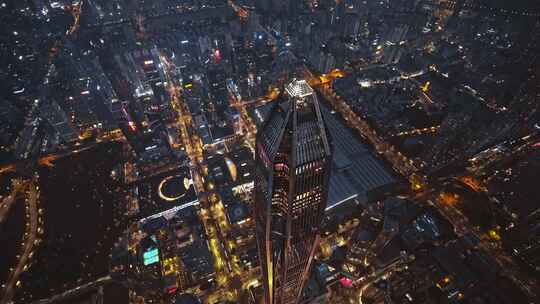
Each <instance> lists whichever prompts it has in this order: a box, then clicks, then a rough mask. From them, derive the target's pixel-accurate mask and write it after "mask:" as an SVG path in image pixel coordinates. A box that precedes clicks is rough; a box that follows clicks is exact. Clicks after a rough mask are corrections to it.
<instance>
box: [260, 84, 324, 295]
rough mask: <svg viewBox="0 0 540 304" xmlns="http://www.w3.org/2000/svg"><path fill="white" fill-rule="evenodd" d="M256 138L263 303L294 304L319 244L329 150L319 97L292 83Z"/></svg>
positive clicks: (311, 91) (308, 89)
mask: <svg viewBox="0 0 540 304" xmlns="http://www.w3.org/2000/svg"><path fill="white" fill-rule="evenodd" d="M285 91H286V94H284V96H282V100H280V101H279V102H278V103H277V104H276V105H275V108H274V109H273V110H272V112H271V113H270V114H269V117H268V119H267V121H266V122H265V124H264V125H263V127H262V129H261V130H260V131H259V133H258V136H257V153H256V154H257V155H256V171H255V172H256V176H255V208H254V212H255V214H254V217H255V221H256V227H257V228H256V234H257V246H258V250H259V259H260V261H261V268H262V275H263V282H264V287H265V303H266V304H289V303H297V302H298V300H299V299H300V297H301V295H302V289H303V287H304V284H305V282H306V280H307V278H308V276H309V271H310V266H311V263H312V260H313V255H314V253H315V249H316V247H317V243H318V241H319V227H320V224H321V221H322V219H323V216H324V212H325V208H326V200H327V190H328V180H329V174H330V164H331V151H330V144H329V139H328V136H327V133H326V130H325V126H324V123H323V119H322V116H321V112H320V109H319V104H318V101H317V96H316V94H315V93H314V92H313V89H312V88H311V87H310V86H309V85H308V84H307V82H306V81H305V80H294V81H293V82H291V83H290V84H288V85H287V86H286V88H285Z"/></svg>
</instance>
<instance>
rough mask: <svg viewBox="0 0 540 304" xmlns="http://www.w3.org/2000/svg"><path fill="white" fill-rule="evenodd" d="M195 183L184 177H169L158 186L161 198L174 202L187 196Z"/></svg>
mask: <svg viewBox="0 0 540 304" xmlns="http://www.w3.org/2000/svg"><path fill="white" fill-rule="evenodd" d="M192 184H193V181H192V180H191V179H190V178H188V177H186V176H182V175H174V176H167V177H165V178H164V179H163V180H161V182H160V183H159V186H158V194H159V197H160V198H161V199H162V200H164V201H167V202H174V201H177V200H179V199H181V198H182V197H184V196H185V195H186V193H187V192H188V190H189V188H190V187H191V185H192Z"/></svg>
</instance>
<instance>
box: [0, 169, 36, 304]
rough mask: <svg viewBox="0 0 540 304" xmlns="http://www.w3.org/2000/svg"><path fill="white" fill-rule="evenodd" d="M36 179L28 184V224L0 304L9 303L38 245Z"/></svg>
mask: <svg viewBox="0 0 540 304" xmlns="http://www.w3.org/2000/svg"><path fill="white" fill-rule="evenodd" d="M36 182H37V181H36V178H34V179H33V180H32V181H30V182H29V184H28V189H27V192H28V193H27V195H28V196H27V198H26V200H25V202H26V204H27V205H26V213H27V215H28V220H29V221H28V222H26V231H25V237H24V239H23V248H22V249H21V251H22V252H21V254H20V258H19V263H18V264H17V266H16V267H15V269H14V270H13V271H12V272H11V274H10V275H9V278H8V281H7V284H6V288H5V290H4V296H3V297H2V299H1V300H0V303H2V304H5V303H9V302H10V301H11V299H12V298H13V295H14V293H15V286H16V284H17V282H18V279H19V276H20V275H21V273H22V272H23V271H25V270H26V268H27V264H28V262H29V261H30V258H31V257H32V254H33V249H34V245H37V244H38V243H39V239H38V228H39V227H38V226H39V222H40V221H39V212H38V198H39V190H38V187H37V186H36Z"/></svg>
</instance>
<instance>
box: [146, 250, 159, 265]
mask: <svg viewBox="0 0 540 304" xmlns="http://www.w3.org/2000/svg"><path fill="white" fill-rule="evenodd" d="M157 262H159V251H158V250H157V248H152V249H150V250H148V251H147V252H145V253H144V254H143V263H144V266H147V265H151V264H155V263H157Z"/></svg>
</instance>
